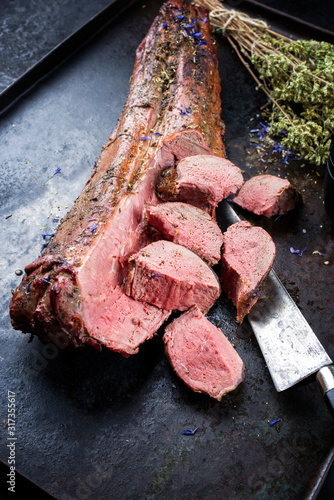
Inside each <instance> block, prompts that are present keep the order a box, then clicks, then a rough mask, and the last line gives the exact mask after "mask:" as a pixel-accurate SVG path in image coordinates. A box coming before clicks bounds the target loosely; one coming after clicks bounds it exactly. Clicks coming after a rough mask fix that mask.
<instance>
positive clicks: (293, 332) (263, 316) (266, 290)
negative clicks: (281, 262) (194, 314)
mask: <svg viewBox="0 0 334 500" xmlns="http://www.w3.org/2000/svg"><path fill="white" fill-rule="evenodd" d="M219 220H220V223H221V225H223V230H224V226H225V225H226V227H227V226H229V225H231V224H234V223H235V222H238V221H240V218H239V217H238V215H237V214H236V212H235V211H234V210H233V208H232V206H231V205H230V203H229V202H228V201H226V200H224V202H222V203H221V204H220V207H219ZM247 319H248V321H249V323H250V325H251V327H252V330H253V332H254V335H255V337H256V339H257V342H258V344H259V347H260V349H261V351H262V354H263V357H264V359H265V362H266V364H267V367H268V370H269V372H270V375H271V378H272V379H273V382H274V385H275V388H276V390H277V391H278V392H281V391H284V390H286V389H289V388H290V387H292V386H294V385H295V384H297V383H298V382H300V381H302V380H304V379H305V378H307V377H309V376H310V375H314V374H316V375H315V378H316V380H317V382H318V384H319V386H320V389H321V391H322V394H323V396H324V398H325V401H326V403H327V405H328V407H329V409H330V411H331V413H332V415H333V417H334V365H333V363H332V359H331V358H330V357H329V355H328V354H327V352H326V351H325V349H324V347H323V346H322V345H321V343H320V341H319V339H318V338H317V336H316V334H315V333H314V331H313V330H312V328H311V327H310V325H309V324H308V323H307V321H306V319H305V318H304V316H303V315H302V313H301V311H300V309H299V307H298V306H297V304H296V303H295V302H294V301H293V299H292V298H291V297H290V295H289V293H288V292H287V290H286V288H285V287H284V285H283V284H282V282H281V281H280V279H279V278H278V276H277V274H276V273H275V271H274V269H271V271H270V272H269V274H268V276H267V278H266V280H265V282H264V284H263V288H262V292H261V296H260V299H259V300H258V302H257V303H256V304H255V305H254V307H253V308H252V309H251V311H250V312H249V314H248V315H247Z"/></svg>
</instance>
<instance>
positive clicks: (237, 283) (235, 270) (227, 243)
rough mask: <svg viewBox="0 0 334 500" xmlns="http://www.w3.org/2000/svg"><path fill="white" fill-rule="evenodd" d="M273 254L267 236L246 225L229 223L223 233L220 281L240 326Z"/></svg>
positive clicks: (256, 294) (254, 301) (259, 228)
mask: <svg viewBox="0 0 334 500" xmlns="http://www.w3.org/2000/svg"><path fill="white" fill-rule="evenodd" d="M275 253H276V249H275V244H274V242H273V240H272V239H271V236H270V235H269V234H268V233H267V232H266V231H265V230H264V229H262V228H261V227H256V226H252V225H251V224H250V223H249V222H246V221H241V222H237V223H235V224H232V225H231V226H230V227H229V228H228V229H227V231H226V232H225V233H224V241H223V250H222V259H221V273H220V281H221V284H222V288H223V289H224V290H225V291H226V292H227V294H228V297H229V298H230V299H231V300H232V302H233V304H234V305H235V306H236V307H237V321H238V323H242V321H243V319H244V317H245V316H246V314H248V313H249V311H250V310H251V308H252V307H253V306H254V305H255V304H256V302H257V301H258V299H259V298H260V294H261V287H262V283H263V281H264V280H265V278H266V277H267V275H268V273H269V271H270V269H271V267H272V265H273V262H274V259H275Z"/></svg>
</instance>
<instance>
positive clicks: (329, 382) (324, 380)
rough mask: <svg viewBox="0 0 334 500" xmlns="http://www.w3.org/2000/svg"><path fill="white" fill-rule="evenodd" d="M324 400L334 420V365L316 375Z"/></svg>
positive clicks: (324, 368) (322, 369) (325, 367)
mask: <svg viewBox="0 0 334 500" xmlns="http://www.w3.org/2000/svg"><path fill="white" fill-rule="evenodd" d="M316 380H317V382H318V384H319V386H320V389H321V392H322V394H323V396H324V400H325V402H326V404H327V407H328V409H329V411H330V412H331V415H332V417H333V418H334V365H328V366H324V367H323V368H321V370H319V371H318V373H317V375H316Z"/></svg>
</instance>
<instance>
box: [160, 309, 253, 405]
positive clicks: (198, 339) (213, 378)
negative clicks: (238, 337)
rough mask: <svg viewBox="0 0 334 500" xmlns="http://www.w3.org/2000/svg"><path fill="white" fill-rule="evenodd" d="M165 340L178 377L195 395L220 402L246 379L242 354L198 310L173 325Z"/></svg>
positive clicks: (169, 328)
mask: <svg viewBox="0 0 334 500" xmlns="http://www.w3.org/2000/svg"><path fill="white" fill-rule="evenodd" d="M163 340H164V343H165V352H166V355H167V357H168V358H169V361H170V363H171V365H172V367H173V369H174V370H175V372H176V374H177V375H178V376H179V377H180V379H182V380H183V382H184V383H185V384H186V385H187V386H188V387H190V389H192V390H193V391H195V392H204V393H206V394H209V396H211V397H212V398H215V399H217V400H218V401H220V400H221V399H222V397H223V396H224V394H226V393H227V392H230V391H233V390H234V389H236V388H237V387H238V385H239V384H240V383H241V382H242V380H243V379H244V373H245V371H244V370H245V367H244V363H243V361H242V359H241V358H240V356H239V354H238V353H237V351H236V350H235V349H234V347H233V346H232V344H231V343H230V342H229V340H228V339H227V337H225V335H224V334H223V332H222V331H221V330H219V329H218V328H217V327H216V326H215V325H213V324H212V323H211V322H210V321H209V320H208V319H207V318H206V317H205V316H204V315H203V314H202V312H201V311H200V310H199V309H198V308H197V307H193V308H191V309H189V311H187V312H185V313H183V314H181V316H179V317H178V318H177V319H175V320H174V321H173V322H172V323H170V324H169V325H168V326H167V327H166V329H165V333H164V336H163Z"/></svg>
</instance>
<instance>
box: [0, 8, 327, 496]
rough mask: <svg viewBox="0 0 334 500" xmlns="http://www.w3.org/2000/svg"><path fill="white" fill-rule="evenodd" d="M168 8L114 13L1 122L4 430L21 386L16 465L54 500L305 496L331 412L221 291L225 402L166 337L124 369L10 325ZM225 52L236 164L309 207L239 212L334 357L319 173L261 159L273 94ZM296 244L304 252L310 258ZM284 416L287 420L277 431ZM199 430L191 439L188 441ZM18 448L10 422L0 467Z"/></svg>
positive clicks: (317, 478) (313, 491) (214, 313)
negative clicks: (291, 191) (280, 182)
mask: <svg viewBox="0 0 334 500" xmlns="http://www.w3.org/2000/svg"><path fill="white" fill-rule="evenodd" d="M161 3H162V2H160V1H150V2H146V7H145V8H144V7H143V3H142V2H140V3H137V4H136V6H135V7H132V8H131V10H129V11H127V12H126V14H122V15H120V16H119V17H118V19H117V22H113V23H112V24H111V25H110V26H109V27H108V28H107V29H105V30H104V31H103V32H102V33H100V34H99V35H98V36H97V37H96V38H95V39H94V40H91V41H90V43H89V44H88V45H86V46H85V47H84V48H83V49H82V50H80V51H77V52H76V54H75V56H73V57H72V58H70V59H69V60H68V61H67V62H66V63H65V64H63V65H62V66H61V67H59V68H57V70H56V71H54V72H53V73H52V74H50V75H49V76H48V77H47V78H45V79H44V80H43V81H42V82H41V83H39V84H38V85H37V86H35V87H34V89H33V90H31V91H30V92H28V93H26V94H25V95H24V96H23V97H22V98H21V99H20V100H19V101H18V102H16V104H15V106H13V107H12V108H10V109H9V110H7V112H6V113H4V114H3V116H2V117H1V132H0V144H1V149H0V151H1V183H0V196H1V202H2V204H1V207H0V212H1V219H0V220H1V235H2V236H1V246H2V251H1V256H0V265H1V275H2V287H1V317H2V324H1V336H0V348H1V351H0V368H1V408H2V421H4V422H5V420H6V418H7V413H6V412H7V392H8V391H13V392H14V393H15V404H16V428H15V437H16V438H17V439H16V441H15V460H16V467H17V471H18V472H20V473H22V474H23V475H25V476H26V477H27V478H29V479H30V480H31V481H33V482H34V483H36V484H37V485H39V486H40V487H41V488H42V489H43V490H45V491H47V492H49V493H50V494H52V495H54V497H56V498H58V499H75V498H98V499H99V500H107V499H110V498H112V499H122V500H123V499H133V498H136V499H137V498H138V499H156V498H159V499H161V498H169V499H179V498H187V499H188V498H189V499H190V498H192V499H197V498H198V499H221V498H224V499H233V500H234V499H237V500H243V499H249V498H254V499H267V498H271V499H286V498H294V499H297V498H298V499H309V500H311V499H314V498H315V497H316V495H317V493H318V491H319V487H320V484H321V482H322V479H323V477H324V475H325V474H326V472H327V469H328V466H329V464H330V462H331V460H332V457H333V449H332V443H333V430H334V427H333V421H332V418H331V416H330V414H329V412H328V410H327V408H326V407H325V405H324V403H323V401H322V396H321V394H320V391H319V389H318V387H317V386H316V383H315V382H314V381H313V380H312V379H311V380H308V381H307V382H305V383H304V384H301V385H298V386H296V387H294V388H292V389H289V390H288V391H285V392H284V393H277V392H276V391H275V389H274V385H273V383H272V381H271V378H270V375H269V373H268V371H267V368H266V365H265V363H264V360H263V358H262V355H261V352H260V350H259V347H258V345H257V343H256V340H255V338H254V336H253V334H252V331H251V328H250V326H249V324H248V323H247V321H245V322H244V323H243V325H241V326H240V325H237V324H236V322H235V310H234V308H233V307H232V306H231V304H230V303H229V301H228V300H227V299H226V297H225V296H224V294H223V295H222V297H221V298H220V299H219V301H218V302H217V304H216V306H215V307H214V308H213V309H212V310H211V311H210V314H209V317H210V319H211V320H212V321H213V322H214V323H215V324H216V325H217V326H219V327H221V328H222V329H223V331H224V332H225V333H226V334H227V336H228V337H229V338H230V340H231V341H232V342H233V343H234V344H235V346H236V348H237V350H238V352H239V353H240V355H241V356H242V358H243V359H244V362H245V365H246V378H245V381H244V382H243V384H242V385H241V386H240V387H239V388H238V389H237V390H236V391H235V392H233V393H231V394H228V395H227V396H225V397H224V398H223V400H222V402H221V403H218V402H216V401H213V400H211V399H209V398H208V397H206V396H204V395H200V394H195V393H192V392H191V391H189V390H188V389H187V388H186V387H185V386H184V385H183V383H182V382H181V381H179V380H178V379H177V377H176V376H175V374H174V373H173V372H172V369H171V367H170V366H169V364H168V362H167V360H166V358H165V356H164V353H163V346H162V342H161V332H160V334H159V335H157V336H156V337H155V338H154V339H152V340H151V341H149V342H146V343H145V344H144V345H143V346H142V347H141V349H140V352H139V354H138V355H136V356H133V357H131V358H129V359H124V358H121V357H120V356H119V355H117V354H115V353H112V352H109V351H107V350H103V351H102V352H96V351H94V350H91V349H85V350H77V351H74V352H64V351H61V350H59V349H57V348H55V347H53V346H50V345H49V346H43V345H42V344H40V342H39V341H38V340H37V339H34V340H33V341H32V342H29V338H28V336H25V335H23V334H21V333H20V332H15V331H14V330H13V329H12V328H11V326H10V321H9V316H8V303H9V299H10V290H11V289H13V288H15V287H16V285H17V284H18V283H19V281H20V279H21V278H20V276H17V275H16V274H15V271H17V270H19V269H23V268H24V266H25V265H26V264H27V263H29V262H31V261H32V260H34V259H35V258H36V257H37V256H38V254H39V253H40V251H41V247H42V244H43V243H44V240H43V238H42V234H44V233H49V232H52V231H53V229H54V226H55V225H56V222H55V220H56V219H58V218H59V217H62V216H63V215H65V213H66V211H67V209H68V207H70V206H71V204H72V203H73V201H74V200H75V198H76V197H77V195H78V194H79V193H80V191H81V189H82V187H83V185H84V183H85V182H86V180H87V178H88V176H89V174H90V171H91V168H92V166H93V164H94V162H95V160H96V159H97V157H98V156H99V152H100V149H101V147H103V145H104V143H105V141H106V139H107V137H108V135H109V132H110V130H111V129H112V127H113V126H114V125H115V123H116V121H117V119H118V117H119V115H120V113H121V111H122V108H123V104H124V102H125V99H126V95H127V92H128V82H129V78H130V76H131V74H132V69H133V63H134V57H135V50H136V48H137V46H138V45H139V43H140V42H141V40H142V38H143V37H144V36H145V34H146V33H147V30H148V29H149V27H150V25H151V23H152V21H153V18H154V16H155V15H156V14H157V12H158V9H159V6H160V5H161ZM217 46H218V55H219V62H220V72H221V77H222V108H223V115H222V116H223V119H224V121H225V124H226V148H227V154H228V157H229V158H230V159H231V160H232V161H234V162H235V163H236V164H238V165H239V166H240V167H241V168H242V169H243V170H244V171H245V178H247V177H249V176H251V175H254V174H256V173H257V172H258V171H261V172H262V171H263V170H264V168H266V167H267V172H268V173H274V174H280V175H284V176H285V175H287V176H288V177H289V180H290V181H291V182H292V183H293V184H294V185H295V186H296V187H297V188H298V189H299V191H300V192H301V194H302V195H303V198H304V204H303V206H301V207H300V208H299V209H297V210H295V211H293V212H292V213H290V214H289V215H287V216H285V217H281V218H279V219H277V220H264V219H263V218H261V217H255V216H254V217H250V216H249V214H245V213H242V214H241V215H242V216H244V217H247V218H248V219H249V220H251V221H252V222H253V223H255V224H258V225H261V226H262V227H264V228H265V229H266V230H267V231H268V232H269V233H270V234H271V235H272V237H273V239H274V241H275V243H276V246H277V258H276V263H275V270H276V272H277V273H278V275H279V276H280V278H281V280H282V281H283V283H284V284H285V286H286V287H287V289H288V291H289V292H290V293H291V295H292V296H293V298H294V299H295V300H296V302H297V303H298V305H299V307H300V309H301V311H302V313H303V314H304V316H305V317H306V319H307V320H308V321H309V323H310V325H311V326H312V327H313V329H314V330H315V332H316V334H317V335H318V337H319V339H320V340H321V342H322V343H323V345H324V347H325V348H326V349H327V351H328V353H329V355H331V356H334V341H333V336H332V315H333V294H332V287H333V263H334V244H333V241H334V240H333V236H334V234H333V229H332V228H331V225H330V222H329V220H328V218H327V217H326V214H325V211H324V207H323V194H322V193H323V174H324V170H323V169H321V168H315V167H313V166H311V165H305V166H304V167H302V162H300V161H293V160H290V161H289V162H288V163H284V161H283V158H282V157H280V158H276V160H275V161H274V162H273V163H268V164H265V163H264V162H263V161H262V160H263V157H261V155H260V154H259V153H257V152H256V148H255V146H254V145H253V144H252V143H251V141H250V130H251V129H254V128H255V127H257V126H258V122H259V120H261V117H260V115H259V113H260V108H261V106H262V105H263V103H264V101H265V97H264V96H263V95H262V94H261V93H259V92H257V91H256V90H255V88H254V85H253V82H252V81H250V78H249V75H248V73H247V71H246V70H245V69H244V68H242V67H241V66H240V63H239V61H238V59H237V57H236V55H235V54H234V53H233V52H232V51H231V49H230V48H229V46H228V45H227V44H226V43H225V41H223V40H221V39H218V40H217ZM59 169H60V171H59ZM56 172H58V173H56ZM218 218H219V214H218ZM291 246H292V247H295V248H304V247H307V251H305V252H304V253H303V256H302V257H300V256H298V255H296V254H291V253H290V250H289V249H290V247H291ZM316 251H318V252H321V253H323V254H325V256H324V257H323V256H322V255H319V254H318V253H313V252H316ZM327 261H328V262H329V264H324V262H327ZM274 419H281V420H280V422H279V423H278V424H276V425H274V426H270V425H269V423H270V422H271V421H273V420H274ZM197 426H198V427H199V428H198V430H197V432H196V434H195V435H193V436H185V435H181V432H182V431H183V430H184V429H187V428H194V427H197ZM8 438H9V431H8V427H7V426H6V423H4V425H2V427H1V442H0V458H1V460H2V461H3V462H7V460H8V456H9V448H8V446H7V444H8V441H9V439H8ZM18 494H19V492H18ZM19 498H20V497H19Z"/></svg>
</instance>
